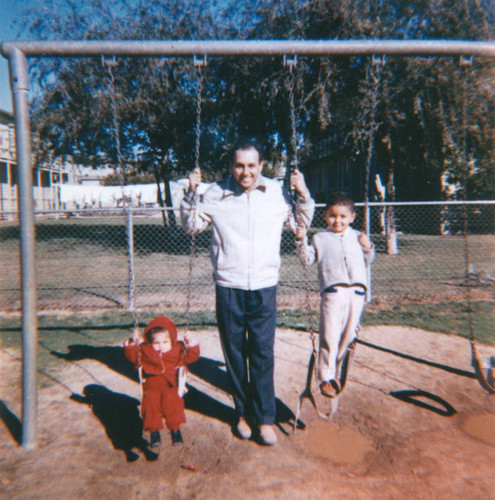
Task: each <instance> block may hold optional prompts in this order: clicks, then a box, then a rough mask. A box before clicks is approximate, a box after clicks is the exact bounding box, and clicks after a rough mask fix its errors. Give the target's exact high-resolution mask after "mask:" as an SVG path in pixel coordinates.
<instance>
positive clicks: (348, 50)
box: [1, 40, 495, 449]
mask: <svg viewBox="0 0 495 500" xmlns="http://www.w3.org/2000/svg"><path fill="white" fill-rule="evenodd" d="M1 53H2V55H3V56H4V57H6V58H8V61H9V72H10V84H11V92H12V97H13V104H14V122H15V130H16V148H17V166H18V183H19V184H18V186H19V225H20V240H21V244H20V254H21V303H22V305H21V310H22V322H21V330H22V346H23V355H22V435H21V444H22V446H23V447H24V448H25V449H32V448H34V447H35V445H36V440H37V387H36V386H37V382H36V372H37V336H38V335H37V318H36V311H37V305H36V304H37V296H36V267H35V252H34V249H35V231H34V210H33V205H34V204H33V180H32V175H31V169H32V159H31V132H30V123H29V102H28V90H29V78H28V61H27V60H28V58H31V57H84V56H102V55H104V56H105V55H106V56H114V55H115V56H132V57H137V56H152V57H164V56H169V57H183V56H194V55H197V54H200V55H203V56H204V57H205V56H255V55H265V56H283V55H286V54H288V55H294V54H298V55H301V56H303V55H307V56H335V55H348V56H350V55H373V54H376V55H383V54H389V55H392V54H395V55H408V56H459V55H473V56H479V57H487V58H495V41H465V40H236V41H234V40H201V41H195V40H189V41H172V40H168V41H115V40H114V41H104V40H94V41H90V40H84V41H74V40H72V41H63V40H57V41H9V42H7V41H5V42H3V43H2V44H1Z"/></svg>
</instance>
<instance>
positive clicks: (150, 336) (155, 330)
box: [144, 326, 173, 344]
mask: <svg viewBox="0 0 495 500" xmlns="http://www.w3.org/2000/svg"><path fill="white" fill-rule="evenodd" d="M162 332H166V333H168V334H169V336H170V340H172V342H173V338H172V334H171V333H170V332H169V331H168V330H167V329H166V328H164V327H163V326H155V327H153V328H150V329H149V330H148V331H147V332H146V333H145V334H144V339H145V340H146V342H148V344H151V343H152V342H153V337H154V336H155V335H156V334H157V333H162Z"/></svg>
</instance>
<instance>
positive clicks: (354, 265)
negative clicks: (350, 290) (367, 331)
mask: <svg viewBox="0 0 495 500" xmlns="http://www.w3.org/2000/svg"><path fill="white" fill-rule="evenodd" d="M359 234H360V233H359V231H356V230H355V229H353V228H351V227H349V228H347V230H346V231H345V232H344V233H343V234H342V235H340V234H336V233H333V232H332V231H330V230H329V229H327V230H326V231H321V232H319V233H316V234H315V235H314V236H313V239H312V244H311V245H308V242H307V241H306V238H304V240H302V241H298V242H297V253H298V256H299V259H300V260H301V262H302V264H303V265H304V266H309V265H311V264H314V263H315V262H317V265H318V284H319V287H320V292H323V291H324V290H325V289H326V288H328V287H331V286H335V285H348V286H352V285H361V286H363V287H364V288H368V273H367V267H368V266H369V265H370V264H371V261H372V260H373V257H374V247H372V248H371V249H369V250H368V249H364V248H363V247H362V246H361V245H360V244H359V241H358V236H359Z"/></svg>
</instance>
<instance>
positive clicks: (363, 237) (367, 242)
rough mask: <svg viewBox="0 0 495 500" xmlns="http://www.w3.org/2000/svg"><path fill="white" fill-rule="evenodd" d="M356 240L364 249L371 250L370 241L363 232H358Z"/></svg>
mask: <svg viewBox="0 0 495 500" xmlns="http://www.w3.org/2000/svg"><path fill="white" fill-rule="evenodd" d="M358 242H359V244H360V245H361V246H362V247H363V248H364V249H366V250H371V249H372V248H373V245H372V244H371V241H370V240H369V238H368V237H367V236H366V235H365V234H364V233H359V236H358Z"/></svg>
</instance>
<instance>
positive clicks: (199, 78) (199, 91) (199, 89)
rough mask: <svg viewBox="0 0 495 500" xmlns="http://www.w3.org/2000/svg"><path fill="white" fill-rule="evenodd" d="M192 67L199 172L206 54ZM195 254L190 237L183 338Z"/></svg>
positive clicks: (196, 153) (186, 328) (196, 151)
mask: <svg viewBox="0 0 495 500" xmlns="http://www.w3.org/2000/svg"><path fill="white" fill-rule="evenodd" d="M193 64H194V67H195V68H197V71H196V126H195V134H196V138H195V148H194V169H195V170H199V168H200V167H199V158H200V139H201V104H202V95H203V73H202V71H201V68H202V67H203V66H206V54H205V55H204V57H203V59H197V58H196V56H194V59H193ZM195 253H196V237H195V235H192V236H191V250H190V252H189V265H188V270H187V290H186V311H185V336H186V337H187V334H188V333H189V328H190V313H191V302H192V274H193V267H194V257H195Z"/></svg>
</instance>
